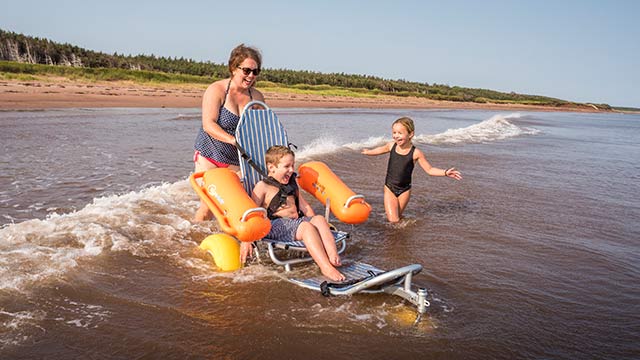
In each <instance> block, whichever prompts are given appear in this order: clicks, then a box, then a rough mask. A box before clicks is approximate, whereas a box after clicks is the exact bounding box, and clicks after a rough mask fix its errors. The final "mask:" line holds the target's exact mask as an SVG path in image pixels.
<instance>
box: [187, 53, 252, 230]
mask: <svg viewBox="0 0 640 360" xmlns="http://www.w3.org/2000/svg"><path fill="white" fill-rule="evenodd" d="M261 66H262V56H261V55H260V52H259V51H258V50H257V49H255V48H253V47H248V46H245V45H244V44H240V45H238V46H237V47H236V48H235V49H233V50H232V51H231V55H230V56H229V72H230V73H231V78H229V79H223V80H219V81H216V82H214V83H213V84H211V85H209V87H208V88H207V90H206V91H205V93H204V95H203V97H202V127H201V128H200V131H199V132H198V136H197V137H196V142H195V154H194V158H193V161H194V162H195V171H196V172H200V171H206V170H209V169H213V168H218V167H226V168H229V169H231V170H233V171H239V170H240V167H239V166H240V165H239V161H238V152H237V150H236V147H235V142H236V140H235V131H236V126H237V125H238V121H239V120H240V115H241V114H240V113H241V111H242V109H243V108H244V107H245V105H247V104H248V103H249V102H250V101H252V100H259V101H264V96H263V95H262V93H261V92H260V91H258V90H256V89H254V88H253V86H254V85H255V83H256V80H257V78H258V75H259V74H260V69H261ZM211 217H212V213H211V211H210V210H209V208H208V207H207V205H206V204H205V203H204V202H203V201H201V202H200V208H199V209H198V211H197V212H196V215H195V218H194V220H195V221H203V220H208V219H211Z"/></svg>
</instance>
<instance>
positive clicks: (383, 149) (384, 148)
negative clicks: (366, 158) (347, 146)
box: [360, 141, 393, 156]
mask: <svg viewBox="0 0 640 360" xmlns="http://www.w3.org/2000/svg"><path fill="white" fill-rule="evenodd" d="M391 147H393V141H390V142H388V143H386V144H384V145H382V146H378V147H377V148H373V149H362V151H361V152H360V153H361V154H363V155H371V156H374V155H382V154H386V153H388V152H389V151H391Z"/></svg>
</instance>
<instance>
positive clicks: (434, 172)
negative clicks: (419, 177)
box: [413, 148, 462, 180]
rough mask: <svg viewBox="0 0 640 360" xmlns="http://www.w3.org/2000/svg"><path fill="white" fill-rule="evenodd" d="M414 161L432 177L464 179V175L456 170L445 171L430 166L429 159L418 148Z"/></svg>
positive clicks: (414, 153) (414, 154)
mask: <svg viewBox="0 0 640 360" xmlns="http://www.w3.org/2000/svg"><path fill="white" fill-rule="evenodd" d="M413 160H414V161H416V160H417V161H418V164H420V167H422V169H423V170H424V172H426V173H427V174H429V175H430V176H446V177H450V178H453V179H456V180H460V179H462V174H460V171H458V170H456V169H455V168H448V169H446V170H443V169H439V168H437V167H433V166H431V164H429V161H427V158H426V157H425V156H424V153H423V152H422V151H421V150H420V149H418V148H416V150H415V151H414V152H413Z"/></svg>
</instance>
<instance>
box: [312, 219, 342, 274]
mask: <svg viewBox="0 0 640 360" xmlns="http://www.w3.org/2000/svg"><path fill="white" fill-rule="evenodd" d="M311 223H312V224H313V226H315V227H316V229H318V233H320V238H321V239H322V245H323V246H324V250H325V251H326V252H327V256H328V257H329V262H330V263H331V265H333V266H340V265H342V262H341V261H340V255H338V248H337V247H336V239H335V238H334V237H333V233H332V232H331V229H330V228H329V223H327V220H326V219H325V218H324V216H322V215H316V216H314V217H312V218H311Z"/></svg>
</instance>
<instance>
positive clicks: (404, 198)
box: [398, 189, 411, 218]
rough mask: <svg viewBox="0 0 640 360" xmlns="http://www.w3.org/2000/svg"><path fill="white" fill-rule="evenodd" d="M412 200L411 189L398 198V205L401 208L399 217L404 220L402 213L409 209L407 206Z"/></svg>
mask: <svg viewBox="0 0 640 360" xmlns="http://www.w3.org/2000/svg"><path fill="white" fill-rule="evenodd" d="M410 199H411V189H409V190H407V191H405V192H403V193H402V194H400V196H398V205H399V207H400V212H399V214H398V215H399V216H400V217H401V218H402V213H403V212H404V209H405V208H406V207H407V204H408V203H409V200H410Z"/></svg>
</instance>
